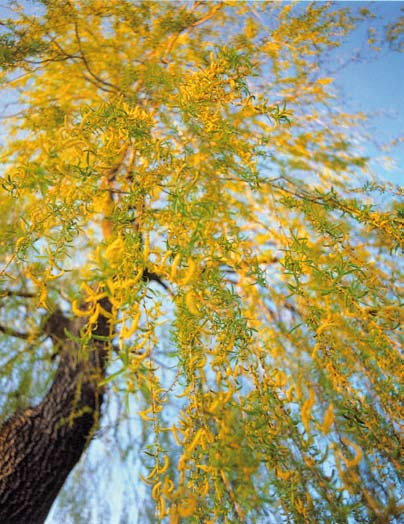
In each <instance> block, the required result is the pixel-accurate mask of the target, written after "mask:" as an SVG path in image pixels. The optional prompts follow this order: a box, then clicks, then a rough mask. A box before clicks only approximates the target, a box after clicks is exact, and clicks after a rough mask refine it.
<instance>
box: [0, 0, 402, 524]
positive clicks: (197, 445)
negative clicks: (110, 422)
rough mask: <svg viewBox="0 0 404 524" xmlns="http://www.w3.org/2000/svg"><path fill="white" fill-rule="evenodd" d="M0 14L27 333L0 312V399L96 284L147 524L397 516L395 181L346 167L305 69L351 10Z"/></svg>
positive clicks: (330, 102)
mask: <svg viewBox="0 0 404 524" xmlns="http://www.w3.org/2000/svg"><path fill="white" fill-rule="evenodd" d="M10 5H11V6H12V9H13V12H12V14H10V20H9V21H8V22H7V23H5V25H2V28H1V30H2V34H1V40H0V44H1V46H0V51H1V52H0V56H1V64H2V74H1V89H2V93H3V94H2V96H4V97H6V96H7V97H9V100H16V101H17V102H18V104H17V106H16V114H15V115H13V116H12V117H10V118H9V119H8V120H7V125H6V127H5V129H6V132H7V139H4V141H3V142H4V144H3V147H2V149H1V151H0V155H1V161H2V164H3V168H2V174H1V183H2V191H1V194H0V198H1V210H2V211H1V217H0V227H1V242H0V261H1V286H2V289H3V291H2V295H3V297H2V298H1V306H2V308H1V318H2V325H3V326H6V325H10V322H11V323H12V324H13V325H14V328H15V329H14V328H13V329H14V330H15V331H19V332H23V333H24V334H26V335H27V337H28V340H24V339H23V338H22V337H18V336H17V337H10V334H12V333H11V330H10V329H7V328H6V327H3V328H2V331H3V337H2V341H1V346H0V352H1V353H0V355H1V372H0V373H1V376H2V382H3V383H6V381H7V384H8V387H7V388H6V390H7V391H9V392H10V395H8V396H2V399H1V401H2V404H3V411H4V413H8V412H11V411H13V410H14V409H15V408H16V407H17V406H19V405H25V404H26V403H27V402H29V401H32V400H33V399H34V398H39V397H40V396H41V395H43V392H44V391H45V390H46V388H47V386H48V384H49V380H50V377H51V374H50V370H51V369H52V367H53V365H54V364H53V363H52V361H51V359H50V358H49V357H50V350H49V348H48V346H47V344H44V343H43V339H41V337H38V336H37V333H38V330H39V329H40V325H39V324H40V319H41V316H42V315H43V314H45V313H46V311H51V310H52V308H54V307H55V305H56V304H59V305H60V306H62V307H63V308H64V309H65V310H66V311H67V312H70V314H71V315H79V316H87V317H88V318H89V323H90V324H95V323H96V322H97V317H98V315H99V313H100V309H99V305H98V306H97V305H94V307H92V306H91V304H97V302H96V300H94V295H96V296H95V298H96V299H97V298H100V297H101V296H105V295H106V296H108V297H109V300H110V301H111V303H112V305H113V313H112V315H113V317H112V318H113V324H114V329H115V333H116V336H115V338H114V340H113V342H112V344H111V354H110V372H109V374H108V377H107V378H106V379H105V384H106V386H107V388H108V394H109V398H110V399H114V400H110V402H111V403H112V402H115V404H114V406H115V408H114V409H115V411H117V412H118V413H119V416H117V417H116V419H115V422H114V424H115V429H114V431H113V435H112V436H111V437H110V446H111V449H114V447H116V448H121V447H124V446H126V445H127V447H128V448H129V447H130V446H133V445H134V443H133V442H131V439H130V437H129V438H128V436H127V435H126V434H125V435H126V436H125V437H123V436H122V432H121V429H120V428H121V427H123V426H125V424H126V422H125V419H126V418H128V417H130V419H131V420H132V422H131V424H132V425H133V426H135V427H139V426H140V425H142V430H141V435H142V436H141V439H142V442H141V446H140V449H139V456H137V457H136V459H137V462H136V464H135V465H132V466H130V467H133V474H132V480H131V482H133V484H134V485H135V486H136V484H138V483H139V482H141V481H140V480H138V476H139V475H138V473H137V472H138V471H139V470H140V472H141V477H142V479H143V485H144V486H145V487H144V489H145V491H146V493H147V497H149V502H148V504H149V505H150V506H151V507H153V508H154V509H153V511H154V513H152V515H154V516H152V517H151V519H152V521H162V522H166V523H170V524H177V523H180V522H181V523H186V522H187V523H188V522H189V523H206V524H208V523H212V524H213V523H221V522H223V523H226V522H227V523H236V522H248V523H266V522H276V523H279V522H295V523H308V522H341V523H343V522H348V521H349V522H358V523H363V522H386V523H387V522H394V520H391V519H394V518H396V519H399V514H400V508H399V505H398V501H397V499H398V495H399V493H398V488H397V486H398V484H397V482H398V476H399V472H400V465H399V457H400V438H399V428H400V415H401V414H400V411H399V399H400V382H401V383H402V377H400V370H401V371H402V365H401V362H402V361H401V354H400V339H399V326H400V320H401V317H402V307H401V298H400V292H401V290H400V279H401V277H402V273H401V272H400V264H399V253H400V251H399V249H400V247H402V245H400V242H402V225H403V211H402V207H401V208H400V204H399V198H400V197H401V196H402V192H401V189H399V188H395V189H394V188H392V187H390V186H388V185H387V184H383V183H381V182H377V181H375V180H371V179H370V178H369V177H368V174H367V170H366V159H365V158H363V156H361V154H360V153H358V151H357V147H356V139H355V132H356V126H357V124H358V123H359V122H360V120H361V118H362V115H351V114H348V113H346V112H345V111H344V108H342V109H341V107H340V102H339V101H338V100H337V98H336V97H335V94H334V91H333V88H332V81H333V78H332V76H324V73H323V69H322V67H321V64H322V61H323V60H325V58H326V57H327V56H328V54H329V53H331V52H332V50H333V49H334V48H335V47H337V46H339V45H340V44H341V42H343V40H344V38H345V37H346V36H347V34H348V33H349V31H350V30H351V29H352V28H353V27H354V25H355V24H356V23H357V22H358V19H357V18H356V17H355V16H354V15H353V14H351V13H350V12H349V11H348V9H347V7H346V6H343V7H341V6H340V5H338V4H337V5H329V4H327V3H301V4H300V3H296V4H295V3H278V2H243V1H240V2H236V1H233V0H226V1H223V2H213V1H212V2H201V1H195V2H193V3H192V2H182V1H175V2H158V1H129V0H116V1H113V2H110V1H107V0H74V1H73V0H71V1H69V0H66V1H65V0H59V1H55V0H48V1H43V2H41V3H40V4H39V5H36V7H35V6H34V7H33V6H32V5H31V6H30V7H29V8H28V7H27V5H22V6H18V5H14V3H13V4H10ZM34 8H35V9H36V11H35V12H34V14H32V10H33V9H34ZM30 10H31V11H30ZM94 285H95V286H94ZM95 289H96V291H95ZM15 291H19V293H20V295H21V291H25V292H26V293H27V294H28V295H29V294H31V293H32V294H33V295H34V298H24V297H23V296H18V295H15V294H13V293H14V292H15ZM6 295H7V296H6ZM83 296H87V303H84V305H83ZM89 308H90V309H89ZM23 333H20V334H23ZM15 334H16V333H15ZM2 395H4V394H2ZM35 396H36V397H35ZM27 399H30V400H27ZM116 406H118V408H116ZM135 413H136V416H135ZM109 417H112V415H110V416H109ZM131 424H129V426H130V425H131ZM125 427H126V426H125ZM122 431H123V430H122ZM125 431H126V430H125ZM123 442H126V443H127V444H123ZM128 467H129V466H128ZM127 503H128V504H130V502H127ZM132 503H133V502H132ZM143 519H144V520H142V522H143V521H146V517H145V516H143ZM348 519H349V520H348ZM389 519H390V520H389ZM80 522H81V521H80ZM83 522H84V521H83ZM397 522H398V520H397Z"/></svg>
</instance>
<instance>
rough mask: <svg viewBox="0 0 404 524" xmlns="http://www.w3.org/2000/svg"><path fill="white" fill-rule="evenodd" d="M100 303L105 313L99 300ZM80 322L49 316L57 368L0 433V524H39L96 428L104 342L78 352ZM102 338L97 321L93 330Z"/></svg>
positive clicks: (103, 329)
mask: <svg viewBox="0 0 404 524" xmlns="http://www.w3.org/2000/svg"><path fill="white" fill-rule="evenodd" d="M102 302H103V303H102V304H101V305H102V306H103V307H104V309H107V310H109V309H110V304H109V302H108V301H107V300H106V299H104V301H102ZM82 327H83V322H82V319H73V320H70V319H67V318H66V317H64V316H63V314H62V313H61V312H56V313H55V314H54V315H52V316H51V317H50V319H49V321H48V323H47V325H46V330H47V333H48V334H49V335H50V337H51V338H52V341H53V343H54V345H55V347H56V348H57V350H58V353H59V358H60V361H59V365H58V368H57V370H56V373H55V377H54V379H53V382H52V385H51V387H50V389H49V391H48V393H47V394H46V395H45V397H44V398H43V400H42V402H41V403H40V404H38V405H37V406H34V407H30V408H28V409H26V410H24V411H22V412H20V413H16V414H15V415H13V416H12V417H11V418H9V419H8V420H7V421H6V422H5V423H4V424H3V425H2V427H1V428H0V523H1V524H42V523H43V522H44V521H45V519H46V517H47V515H48V513H49V510H50V508H51V506H52V504H53V502H54V500H55V499H56V497H57V495H58V493H59V491H60V489H61V487H62V486H63V484H64V482H65V480H66V478H67V476H68V475H69V473H70V471H71V470H72V469H73V467H74V466H75V464H76V463H77V462H78V460H79V459H80V457H81V455H82V454H83V451H84V450H85V448H86V446H87V444H88V442H89V440H90V438H91V436H92V434H93V430H94V427H95V424H96V423H97V420H98V417H99V413H100V406H101V404H102V400H103V391H102V389H101V388H100V387H99V382H100V378H102V377H103V376H104V374H105V366H106V359H107V349H106V343H105V342H101V341H97V340H92V341H91V343H90V344H89V345H88V346H86V347H82V346H81V345H80V344H79V343H78V342H76V341H73V340H71V339H69V338H68V337H67V336H66V333H65V329H67V330H68V331H69V332H70V333H72V334H73V335H74V336H76V337H78V336H79V333H80V329H81V328H82ZM93 333H94V334H96V335H101V336H108V335H109V333H110V329H109V325H108V320H107V319H106V318H105V317H103V316H100V317H99V319H98V325H97V326H96V328H95V329H94V331H93Z"/></svg>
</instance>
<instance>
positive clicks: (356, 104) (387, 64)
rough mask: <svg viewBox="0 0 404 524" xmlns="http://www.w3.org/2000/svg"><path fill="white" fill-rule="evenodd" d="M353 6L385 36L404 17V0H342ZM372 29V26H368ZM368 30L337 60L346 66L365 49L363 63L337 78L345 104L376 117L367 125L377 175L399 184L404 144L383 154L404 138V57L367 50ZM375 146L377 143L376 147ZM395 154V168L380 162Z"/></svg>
mask: <svg viewBox="0 0 404 524" xmlns="http://www.w3.org/2000/svg"><path fill="white" fill-rule="evenodd" d="M337 4H352V7H354V8H358V7H362V6H363V7H369V8H370V9H371V10H372V12H374V13H375V14H376V15H377V18H376V19H374V20H373V21H372V25H373V27H375V29H376V30H378V31H379V32H380V33H382V32H383V28H384V26H385V25H386V24H387V23H389V22H392V21H394V20H397V19H398V18H399V17H400V15H404V11H401V10H402V9H403V8H404V2H337ZM365 25H366V26H367V24H365ZM366 39H367V36H366V27H365V26H363V27H360V28H358V29H357V30H355V31H354V32H353V33H352V34H351V35H350V37H349V38H348V39H347V40H346V43H345V44H344V46H342V47H341V48H340V49H339V50H338V52H337V53H336V56H337V57H338V59H339V60H341V62H344V61H345V60H346V59H348V58H349V57H352V56H353V55H354V54H355V52H356V51H358V50H361V55H362V57H361V59H358V60H351V61H349V63H348V64H347V65H346V66H345V67H343V68H342V69H341V70H340V71H339V72H338V73H337V74H336V85H337V86H338V87H340V88H341V91H342V94H343V103H344V105H345V104H346V108H347V109H348V110H351V111H363V112H365V113H368V114H369V115H370V117H369V121H368V124H367V127H368V131H369V133H370V135H371V136H370V139H369V140H367V141H366V151H365V154H366V155H369V156H371V157H375V158H374V160H373V161H372V163H371V166H372V169H373V171H374V172H375V173H376V174H378V175H382V176H384V177H386V178H388V179H389V180H390V181H392V182H394V183H396V184H401V185H402V184H403V182H404V175H403V172H404V169H403V167H404V142H403V141H402V142H401V143H399V144H398V145H397V146H396V147H395V148H393V149H391V150H389V151H386V152H383V153H382V152H381V151H380V149H379V148H378V146H379V145H382V144H386V143H388V142H390V141H391V140H393V139H397V138H399V137H400V135H401V139H402V140H403V138H404V136H403V135H404V133H403V123H404V53H399V52H397V51H393V50H392V49H390V48H389V47H388V46H387V45H384V46H383V47H382V49H381V50H380V51H379V52H371V51H370V50H369V48H366V46H364V43H365V42H366ZM372 142H373V143H372ZM383 155H384V156H387V155H388V156H390V157H391V158H392V160H393V162H394V164H395V165H392V166H391V169H387V168H386V167H385V166H383V164H382V163H381V161H380V162H379V161H378V158H379V157H381V156H383Z"/></svg>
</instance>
